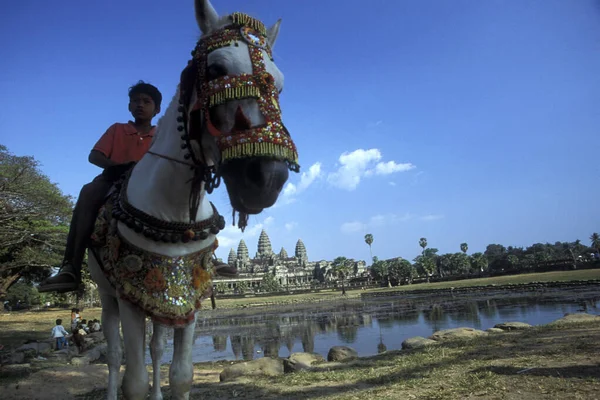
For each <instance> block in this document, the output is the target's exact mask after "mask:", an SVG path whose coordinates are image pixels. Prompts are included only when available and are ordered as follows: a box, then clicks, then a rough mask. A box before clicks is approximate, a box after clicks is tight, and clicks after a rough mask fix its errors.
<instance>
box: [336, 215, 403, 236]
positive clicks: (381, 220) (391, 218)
mask: <svg viewBox="0 0 600 400" xmlns="http://www.w3.org/2000/svg"><path fill="white" fill-rule="evenodd" d="M414 217H415V216H414V215H413V214H411V213H406V214H404V215H397V214H378V215H374V216H372V217H371V218H369V221H368V222H366V223H365V222H360V221H352V222H346V223H344V224H342V226H341V227H340V230H341V231H342V232H343V233H346V234H352V233H356V232H366V231H367V230H369V229H372V228H377V227H381V226H386V225H388V226H389V225H395V224H398V223H400V222H405V221H408V220H410V219H412V218H414Z"/></svg>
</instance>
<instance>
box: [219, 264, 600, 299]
mask: <svg viewBox="0 0 600 400" xmlns="http://www.w3.org/2000/svg"><path fill="white" fill-rule="evenodd" d="M594 279H600V269H587V270H580V271H555V272H542V273H535V274H521V275H509V276H498V277H492V278H480V279H465V280H461V281H450V282H434V283H419V284H415V285H404V286H396V287H391V288H375V289H367V290H360V289H358V290H347V291H346V293H347V298H356V297H360V295H361V294H363V293H376V292H404V291H411V290H425V289H429V290H431V289H449V288H452V287H454V288H459V287H469V286H487V285H496V286H500V285H514V284H523V283H531V282H569V281H587V280H594ZM340 294H341V291H340V290H335V291H334V290H332V291H327V292H325V291H324V292H318V293H305V294H291V295H286V296H264V297H260V296H254V297H246V298H236V299H217V306H218V307H219V308H236V307H251V306H261V305H265V304H278V303H294V302H305V301H315V302H317V301H328V300H339V299H340V297H341V296H340Z"/></svg>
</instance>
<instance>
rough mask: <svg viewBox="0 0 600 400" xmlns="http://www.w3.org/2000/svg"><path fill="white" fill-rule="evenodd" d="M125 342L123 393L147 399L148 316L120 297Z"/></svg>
mask: <svg viewBox="0 0 600 400" xmlns="http://www.w3.org/2000/svg"><path fill="white" fill-rule="evenodd" d="M119 309H120V311H121V325H122V326H123V342H124V343H125V363H126V365H125V375H123V384H122V389H123V395H124V397H125V399H127V400H138V399H140V400H141V399H145V398H146V396H147V395H148V389H149V386H150V380H149V379H148V370H147V369H146V363H145V362H144V361H145V360H144V358H145V357H144V351H145V350H146V316H145V315H144V313H143V312H141V311H140V310H138V309H137V308H135V307H134V306H133V305H131V304H129V303H128V302H127V301H126V300H122V299H119Z"/></svg>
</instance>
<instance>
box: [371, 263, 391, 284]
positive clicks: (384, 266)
mask: <svg viewBox="0 0 600 400" xmlns="http://www.w3.org/2000/svg"><path fill="white" fill-rule="evenodd" d="M371 274H372V275H373V279H375V280H378V281H382V282H385V281H387V280H388V279H389V276H388V275H389V267H388V262H387V261H385V260H380V259H379V258H377V257H373V265H372V266H371Z"/></svg>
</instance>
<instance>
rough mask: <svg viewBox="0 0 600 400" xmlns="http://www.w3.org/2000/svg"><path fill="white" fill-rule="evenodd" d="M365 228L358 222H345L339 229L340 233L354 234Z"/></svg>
mask: <svg viewBox="0 0 600 400" xmlns="http://www.w3.org/2000/svg"><path fill="white" fill-rule="evenodd" d="M365 228H366V225H365V224H363V223H362V222H359V221H354V222H345V223H343V224H342V226H341V227H340V230H341V231H342V233H355V232H360V231H362V230H364V229H365Z"/></svg>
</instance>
